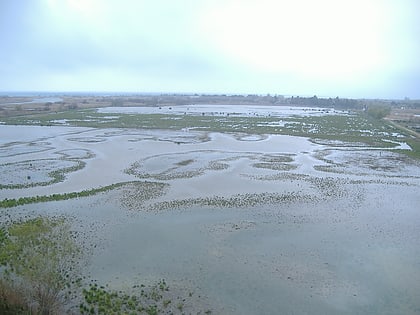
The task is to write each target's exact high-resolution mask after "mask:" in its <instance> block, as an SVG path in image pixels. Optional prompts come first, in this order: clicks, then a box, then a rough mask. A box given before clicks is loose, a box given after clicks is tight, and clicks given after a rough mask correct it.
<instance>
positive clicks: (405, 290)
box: [0, 126, 420, 314]
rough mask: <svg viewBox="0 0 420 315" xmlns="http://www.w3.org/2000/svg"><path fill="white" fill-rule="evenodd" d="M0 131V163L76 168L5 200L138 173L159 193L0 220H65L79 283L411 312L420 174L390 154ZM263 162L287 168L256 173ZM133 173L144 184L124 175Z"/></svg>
mask: <svg viewBox="0 0 420 315" xmlns="http://www.w3.org/2000/svg"><path fill="white" fill-rule="evenodd" d="M0 134H1V135H2V137H1V145H2V147H1V149H2V151H1V152H2V155H0V166H3V167H5V166H4V165H9V164H8V163H21V162H22V161H34V163H35V162H36V161H41V160H42V159H46V158H48V159H53V160H54V161H55V162H57V163H58V162H59V161H63V160H62V159H64V160H69V161H83V162H85V163H86V164H85V165H84V167H83V168H82V169H80V170H77V171H73V172H69V173H66V174H65V180H64V181H63V182H60V183H56V184H54V185H47V186H34V187H30V188H25V189H2V190H0V194H1V199H3V198H13V197H21V196H33V195H48V194H52V193H65V192H72V191H79V190H83V189H89V188H97V187H100V186H105V185H109V184H113V183H121V182H128V181H136V180H141V181H144V179H145V178H146V177H147V180H149V181H158V182H161V183H165V184H167V185H168V186H167V188H165V189H164V190H163V191H162V194H161V195H159V194H156V196H155V197H152V199H149V200H147V201H143V200H140V199H141V198H142V197H139V196H142V194H141V193H142V191H138V190H139V189H143V188H138V187H137V186H127V187H123V188H120V189H116V190H113V191H109V192H107V193H101V194H99V195H96V196H91V197H86V198H79V199H74V200H67V201H60V202H49V203H43V204H32V205H26V206H20V207H17V208H11V209H1V210H0V211H1V217H2V219H5V218H6V217H7V215H12V216H22V215H36V214H40V213H41V214H49V215H67V216H70V217H72V218H73V220H74V221H73V222H74V229H75V230H78V231H79V232H80V233H81V234H80V237H81V240H80V241H81V242H83V243H84V244H85V246H86V248H88V249H89V251H88V252H90V253H91V254H90V255H88V257H87V259H88V265H87V267H86V270H85V274H86V275H87V276H89V277H92V278H93V279H96V280H98V282H99V283H102V284H105V283H107V284H109V286H110V287H111V288H116V289H125V288H130V287H131V286H132V285H133V284H136V283H137V282H138V281H141V282H143V283H147V282H150V283H153V282H155V281H157V280H159V279H162V278H165V279H166V280H167V281H168V282H169V283H170V285H171V283H172V284H173V286H176V287H183V288H186V289H187V290H191V291H193V292H195V294H197V296H198V295H200V297H202V298H204V299H205V300H206V301H207V303H208V304H210V305H211V306H212V309H213V311H214V312H213V313H214V314H278V313H282V314H338V313H339V314H418V313H419V311H420V303H419V301H418V296H417V295H418V292H419V291H420V266H419V263H418V262H419V261H420V246H418V245H419V244H420V229H419V228H418V227H419V226H420V213H419V209H418V204H419V203H420V195H419V194H418V192H419V185H420V184H419V183H420V173H419V167H418V164H416V163H415V162H413V161H411V160H409V159H407V158H405V157H404V156H401V155H399V154H398V153H394V152H392V153H390V152H389V151H383V153H379V152H380V151H378V150H368V148H367V149H366V150H362V149H361V148H360V147H358V148H353V149H352V148H346V150H345V151H343V150H337V147H335V146H334V143H332V144H329V143H324V144H322V145H321V144H315V143H312V142H310V141H309V140H308V139H306V138H299V137H291V136H266V137H260V136H252V135H251V136H243V135H235V134H221V133H212V134H203V133H200V132H196V133H188V137H187V138H188V141H186V142H185V143H183V144H177V143H176V142H177V141H178V140H175V139H180V137H183V134H184V133H183V132H182V131H176V132H170V131H159V130H157V131H144V130H124V129H107V130H102V129H89V128H66V127H10V126H0ZM96 140H97V141H96ZM40 148H43V149H44V151H42V152H41V151H40ZM262 152H263V153H262ZM289 159H290V162H288V161H289ZM266 161H271V164H272V165H275V163H277V162H273V161H278V163H280V164H281V163H284V164H291V165H294V166H295V167H294V168H291V169H287V170H283V169H281V170H278V169H276V168H261V167H256V166H255V164H256V163H262V162H266ZM211 162H218V163H222V164H223V167H219V168H214V167H210V166H209V165H213V166H214V164H211ZM396 162H398V163H396ZM269 164H270V163H269ZM263 165H265V164H263ZM133 166H134V169H135V170H140V171H139V172H140V173H141V174H143V175H145V177H144V178H139V177H138V174H136V173H130V172H127V169H129V168H132V167H133ZM219 166H220V165H219ZM280 166H281V165H280ZM317 166H318V167H317ZM319 166H322V167H319ZM8 167H9V166H8ZM9 169H10V167H9ZM12 171H13V170H11V172H12ZM12 173H13V172H12ZM12 173H10V174H9V175H8V176H9V177H13V176H15V175H13V174H12ZM187 173H188V174H189V175H188V176H184V175H185V174H187ZM161 174H164V175H168V176H166V177H164V176H161ZM174 174H175V175H176V176H169V175H174ZM180 174H181V175H182V176H181V175H180ZM146 175H147V176H146ZM158 175H160V176H158ZM2 176H5V177H8V176H6V175H5V173H2ZM140 177H141V176H140ZM9 179H10V178H9ZM5 181H7V178H6V179H5ZM136 187H137V188H136ZM139 187H141V186H139ZM136 189H137V190H136ZM291 194H292V195H291ZM282 196H288V197H290V196H295V197H293V198H285V199H282V198H277V199H276V197H282ZM139 198H140V199H139ZM235 198H237V199H235ZM258 198H259V199H258ZM270 198H271V199H270ZM232 200H238V203H237V205H236V206H235V205H232V204H231V203H230V202H231V201H232ZM248 200H249V203H248V204H247V202H248ZM255 200H257V201H258V205H255V204H253V201H255ZM273 200H274V201H273ZM128 201H129V202H128ZM239 201H245V202H242V203H239ZM165 202H166V203H165ZM168 202H173V203H168ZM221 202H222V203H221ZM223 202H224V204H226V206H220V205H221V204H223ZM168 204H169V205H173V207H172V206H171V207H168V206H165V205H168ZM238 204H241V205H242V206H241V207H239V206H238ZM156 205H158V206H156Z"/></svg>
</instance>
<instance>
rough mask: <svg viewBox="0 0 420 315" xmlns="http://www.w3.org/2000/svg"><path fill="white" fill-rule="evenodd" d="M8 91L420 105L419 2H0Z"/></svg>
mask: <svg viewBox="0 0 420 315" xmlns="http://www.w3.org/2000/svg"><path fill="white" fill-rule="evenodd" d="M0 40H1V42H0V91H82V92H84V91H86V92H89V91H90V92H93V91H97V92H102V91H105V92H106V91H108V92H157V93H216V94H268V93H269V94H277V95H301V96H313V95H317V96H318V97H336V96H339V97H351V98H392V99H402V98H404V97H409V98H411V99H420V1H418V0H349V1H344V0H316V1H314V0H289V1H287V0H167V1H165V0H0Z"/></svg>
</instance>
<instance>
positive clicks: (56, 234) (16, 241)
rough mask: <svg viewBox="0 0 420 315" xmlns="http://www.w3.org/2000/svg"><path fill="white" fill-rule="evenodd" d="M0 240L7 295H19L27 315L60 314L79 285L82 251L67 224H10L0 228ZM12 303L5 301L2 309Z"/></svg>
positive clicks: (38, 221)
mask: <svg viewBox="0 0 420 315" xmlns="http://www.w3.org/2000/svg"><path fill="white" fill-rule="evenodd" d="M0 239H1V240H0V249H1V250H0V264H1V265H2V266H3V267H2V268H1V274H2V278H3V279H4V280H3V281H4V283H7V286H6V285H3V289H5V288H7V289H8V290H9V291H8V293H9V295H8V296H9V297H10V296H11V295H10V292H11V291H13V290H15V295H16V292H18V293H19V294H20V300H21V303H20V305H21V308H22V309H27V310H29V311H30V312H28V314H55V313H59V312H60V309H61V306H62V305H64V304H65V303H66V302H68V301H69V300H70V299H71V298H72V294H73V290H74V289H76V288H77V286H78V285H79V283H80V278H79V261H80V257H81V256H80V254H81V249H80V248H79V247H78V246H77V244H76V242H75V239H74V237H73V234H72V233H71V232H70V227H69V225H68V224H67V223H66V221H65V220H64V219H63V218H46V217H38V218H34V219H29V220H25V221H18V222H13V223H11V224H9V225H3V226H2V232H1V236H0ZM13 288H14V289H13ZM16 288H24V289H22V290H21V291H18V290H16ZM12 302H13V301H4V302H3V304H4V305H3V307H5V308H6V307H8V306H9V305H10V306H12V305H13V304H14V303H12ZM22 304H23V305H22Z"/></svg>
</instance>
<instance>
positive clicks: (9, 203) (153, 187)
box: [0, 182, 165, 208]
mask: <svg viewBox="0 0 420 315" xmlns="http://www.w3.org/2000/svg"><path fill="white" fill-rule="evenodd" d="M126 185H136V186H137V187H138V186H139V185H141V186H142V187H143V188H145V187H148V190H147V192H143V194H147V195H148V197H149V198H151V196H152V195H153V194H156V193H157V188H158V187H160V186H164V185H165V184H160V183H154V182H123V183H116V184H112V185H108V186H104V187H99V188H93V189H89V190H82V191H79V192H71V193H64V194H52V195H47V196H33V197H22V198H18V199H7V198H6V199H3V200H1V201H0V208H11V207H17V206H22V205H26V204H32V203H40V202H48V201H60V200H68V199H74V198H81V197H88V196H92V195H96V194H99V193H102V192H106V191H110V190H113V189H116V188H120V187H123V186H126ZM138 191H140V190H139V189H138Z"/></svg>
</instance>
